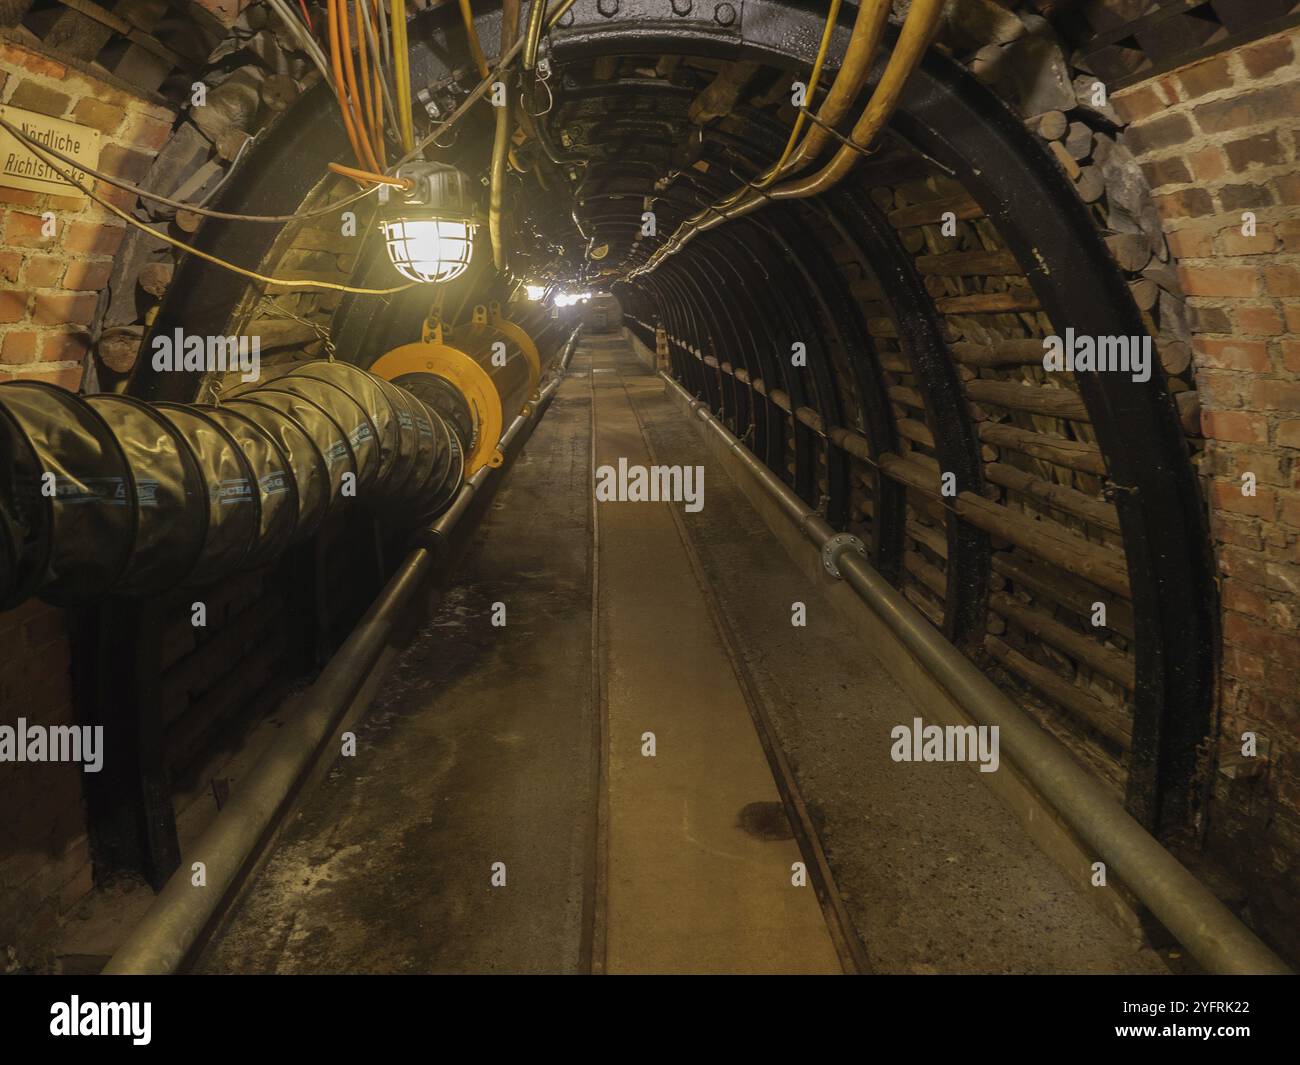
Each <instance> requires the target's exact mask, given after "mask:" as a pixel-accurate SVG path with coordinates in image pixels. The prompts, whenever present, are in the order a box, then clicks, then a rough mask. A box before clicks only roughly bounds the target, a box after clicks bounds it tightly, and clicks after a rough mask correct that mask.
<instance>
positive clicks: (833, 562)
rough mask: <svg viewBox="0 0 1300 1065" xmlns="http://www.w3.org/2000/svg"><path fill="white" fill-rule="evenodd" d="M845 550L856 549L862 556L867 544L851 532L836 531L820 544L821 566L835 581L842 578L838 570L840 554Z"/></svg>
mask: <svg viewBox="0 0 1300 1065" xmlns="http://www.w3.org/2000/svg"><path fill="white" fill-rule="evenodd" d="M845 551H856V552H857V553H858V554H859V555H861V556H862V557H863V558H866V557H867V545H866V544H864V543H863V542H862V541H861V540H859V539H858V538H857V537H856V536H854V535H853V534H852V533H836V534H835V535H834V536H832V537H831V538H830V539H829V540H827V541H826V543H824V544H822V566H824V567H825V569H826V572H827V573H829V574H830V575H831V576H832V577H834V578H835V579H836V580H837V581H842V580H843V579H844V574H842V573H841V572H840V556H841V555H843V554H844V552H845Z"/></svg>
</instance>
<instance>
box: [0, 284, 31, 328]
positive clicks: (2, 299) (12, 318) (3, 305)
mask: <svg viewBox="0 0 1300 1065" xmlns="http://www.w3.org/2000/svg"><path fill="white" fill-rule="evenodd" d="M28 298H29V297H28V295H27V293H26V292H21V291H19V290H18V289H16V288H11V289H4V290H0V322H21V321H22V320H23V319H24V318H26V317H27V301H28Z"/></svg>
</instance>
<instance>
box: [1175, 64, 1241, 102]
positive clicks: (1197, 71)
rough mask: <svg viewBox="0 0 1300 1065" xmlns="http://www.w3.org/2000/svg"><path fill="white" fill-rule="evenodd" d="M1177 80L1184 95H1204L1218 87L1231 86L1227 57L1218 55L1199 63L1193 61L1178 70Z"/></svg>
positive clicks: (1217, 89)
mask: <svg viewBox="0 0 1300 1065" xmlns="http://www.w3.org/2000/svg"><path fill="white" fill-rule="evenodd" d="M1178 81H1179V83H1180V84H1181V85H1182V89H1183V95H1184V96H1186V97H1193V96H1206V95H1208V94H1209V93H1212V92H1218V91H1219V90H1220V89H1227V88H1230V87H1231V86H1232V72H1231V71H1230V70H1229V69H1228V57H1227V56H1226V55H1218V56H1215V57H1214V58H1213V59H1206V60H1205V61H1203V62H1201V63H1193V64H1192V65H1191V66H1190V67H1184V68H1183V69H1182V70H1180V71H1178Z"/></svg>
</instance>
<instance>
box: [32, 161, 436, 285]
mask: <svg viewBox="0 0 1300 1065" xmlns="http://www.w3.org/2000/svg"><path fill="white" fill-rule="evenodd" d="M30 150H31V151H32V152H33V153H34V154H36V155H37V156H39V157H42V160H43V162H44V163H45V165H46V166H48V167H49V168H50V169H51V170H53V171H54V172H55V173H56V174H58V175H59V177H61V178H63V180H64V181H66V182H67V183H68V184H69V185H71V186H73V187H74V188H77V189H80V190H81V191H82V192H83V193H85V195H87V196H89V197H90V198H91V199H92V200H94V201H95V202H96V203H97V204H99V205H100V206H101V207H103V208H104V209H105V210H108V211H111V212H112V213H113V214H115V215H117V217H118V218H120V219H122V221H124V222H126V223H128V224H129V225H133V226H135V227H136V229H139V230H142V231H143V232H145V233H148V234H149V235H150V236H151V237H156V238H157V239H158V240H161V241H163V242H164V243H167V244H170V245H171V246H172V247H173V248H180V249H181V250H182V251H186V252H189V253H190V254H191V255H197V256H198V257H199V258H200V259H202V260H204V261H205V262H209V263H212V264H213V265H214V266H221V267H224V268H225V269H227V270H230V271H231V272H232V273H236V274H239V275H240V276H242V277H248V278H251V279H252V280H254V281H261V282H262V283H263V284H266V285H279V286H281V287H289V288H319V289H325V290H326V291H329V292H351V293H353V294H354V295H357V296H391V295H393V294H395V293H398V292H405V291H406V290H407V289H409V288H414V287H415V286H416V285H418V284H419V283H420V282H418V281H411V282H408V283H407V284H405V285H398V286H397V287H396V288H357V287H355V286H353V285H343V284H339V283H337V282H334V281H311V280H308V279H306V278H304V279H302V280H300V281H295V280H293V279H291V278H290V279H288V280H286V279H283V278H278V277H268V276H267V275H266V274H259V273H258V272H257V271H256V270H246V269H244V267H242V266H236V265H235V264H234V263H230V262H226V260H225V259H221V258H219V257H217V256H216V255H211V254H209V253H208V252H206V251H201V250H200V249H198V248H196V247H194V246H193V245H190V244H186V243H185V242H184V241H183V240H177V239H176V238H175V237H173V236H169V235H168V234H166V233H161V232H159V231H158V230H156V229H154V228H153V227H152V226H147V225H145V224H144V223H143V222H141V221H140V220H139V219H138V218H135V217H133V216H131V215H129V214H127V213H126V212H125V211H123V210H122V209H121V208H120V207H117V206H115V205H114V204H111V203H109V202H108V201H107V200H105V199H102V198H101V197H100V196H99V195H97V194H96V193H95V192H94V191H92V190H91V189H89V188H87V187H86V186H85V185H83V184H82V183H81V182H80V181H78V180H77V179H76V178H74V177H73V176H72V174H71V173H70V172H69V171H67V170H65V169H63V167H61V166H59V165H58V163H57V162H54V161H53V159H52V158H51V157H50V156H48V155H46V154H45V151H44V148H43V147H42V148H36V147H34V146H32V147H31V149H30Z"/></svg>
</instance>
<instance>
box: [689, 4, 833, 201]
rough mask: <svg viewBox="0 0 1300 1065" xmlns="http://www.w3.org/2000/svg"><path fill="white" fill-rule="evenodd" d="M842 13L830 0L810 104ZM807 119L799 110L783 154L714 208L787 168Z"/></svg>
mask: <svg viewBox="0 0 1300 1065" xmlns="http://www.w3.org/2000/svg"><path fill="white" fill-rule="evenodd" d="M839 14H840V0H831V6H830V10H829V11H827V13H826V24H825V26H823V27H822V39H821V43H820V44H819V45H818V47H817V56H816V58H815V59H814V60H813V67H812V74H811V76H810V77H809V78H808V94H807V97H806V99H807V101H808V104H809V105H811V104H812V102H813V98H814V97H815V96H816V94H817V86H818V84H819V83H820V82H821V77H822V67H823V66H824V65H825V63H826V56H827V54H828V53H829V52H830V50H831V37H832V36H833V35H834V33H835V25H836V21H837V20H838V18H839ZM806 122H807V118H806V117H805V116H804V114H803V112H802V111H800V112H799V114H798V115H796V116H795V120H794V126H793V127H792V128H791V130H790V137H789V139H788V140H787V141H786V143H785V150H784V151H782V152H781V157H780V158H779V159H778V160H777V161H776V162H775V163H774V164H773V165H772V166H771V167H770V168H769V169H768V170H767V172H766V173H764V174H763V175H762V176H761V177H758V178H755V179H754V180H753V181H751V182H750V183H749V184H748V185H744V186H742V187H741V188H738V189H737V190H736V191H735V192H733V193H732V194H731V195H730V196H728V197H727V198H726V199H725V200H722V201H720V202H719V203H716V204H714V205H713V208H711V209H712V210H721V209H722V208H724V207H730V206H731V205H732V204H733V203H735V202H737V201H738V200H739V199H740V198H741V197H743V196H744V195H745V194H746V193H748V192H749V191H750V190H751V189H765V188H767V186H768V185H770V184H771V183H772V182H773V181H775V180H776V179H777V178H778V177H780V176H781V173H782V172H783V171H784V170H785V166H786V162H787V161H788V160H789V158H790V156H791V155H792V154H793V153H794V150H795V145H797V144H798V143H799V138H800V137H801V136H802V134H803V128H804V124H805V123H806ZM707 214H708V212H707V211H705V212H701V213H700V215H698V216H697V217H699V218H703V217H705V216H706V215H707Z"/></svg>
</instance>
